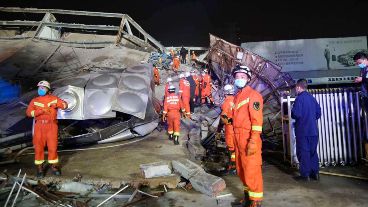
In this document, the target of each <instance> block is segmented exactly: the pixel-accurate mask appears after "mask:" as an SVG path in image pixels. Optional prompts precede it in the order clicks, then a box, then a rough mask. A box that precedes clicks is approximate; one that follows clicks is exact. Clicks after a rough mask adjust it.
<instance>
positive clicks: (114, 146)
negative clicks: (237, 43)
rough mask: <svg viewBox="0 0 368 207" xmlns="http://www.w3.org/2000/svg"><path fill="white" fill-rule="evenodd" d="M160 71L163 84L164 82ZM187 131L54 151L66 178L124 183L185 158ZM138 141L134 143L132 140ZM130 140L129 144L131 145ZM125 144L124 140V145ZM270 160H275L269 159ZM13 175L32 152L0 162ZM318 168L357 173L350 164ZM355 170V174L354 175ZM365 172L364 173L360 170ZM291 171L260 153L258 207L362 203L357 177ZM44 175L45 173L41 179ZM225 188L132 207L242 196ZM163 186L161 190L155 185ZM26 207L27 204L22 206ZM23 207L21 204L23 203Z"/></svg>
mask: <svg viewBox="0 0 368 207" xmlns="http://www.w3.org/2000/svg"><path fill="white" fill-rule="evenodd" d="M166 77H167V76H166V75H163V79H164V80H163V82H164V83H165V82H166ZM164 83H163V84H162V85H161V86H159V87H157V90H156V96H157V97H159V98H161V97H162V95H163V93H162V88H163V87H164ZM186 131H187V129H182V133H181V137H180V142H181V143H180V145H174V144H173V143H172V141H169V140H168V139H167V135H166V132H165V130H162V131H158V130H155V131H154V132H153V133H151V134H149V135H148V136H146V137H144V138H136V139H133V140H128V141H122V142H117V143H111V144H103V145H95V146H92V147H102V148H103V149H93V150H80V151H73V152H65V151H64V152H60V153H59V156H60V160H61V164H62V176H61V178H62V179H65V180H68V179H69V180H70V179H72V178H73V177H75V176H77V175H78V174H79V175H81V176H82V181H85V180H108V181H111V182H117V183H118V184H119V182H120V183H124V182H129V181H131V180H134V179H137V178H139V177H140V176H141V175H140V169H139V165H140V164H145V163H152V162H158V161H165V162H170V161H172V160H175V159H181V158H188V154H187V151H186V148H185V147H184V146H182V144H183V141H184V140H185V139H186ZM138 140H139V141H138ZM132 141H135V142H134V143H131V142H132ZM129 143H130V144H129ZM275 160H276V161H275ZM0 168H1V171H3V170H5V169H7V170H8V172H9V173H12V174H16V172H17V171H18V170H19V169H22V171H23V172H26V173H27V175H29V176H32V175H34V173H35V169H34V166H33V155H32V154H29V155H25V156H22V157H21V160H20V162H19V163H16V164H8V165H3V166H0ZM340 168H341V169H339V168H338V167H336V168H333V167H331V168H328V169H323V170H324V171H340V172H344V173H352V174H359V172H358V171H359V170H358V169H356V168H353V167H340ZM354 171H356V172H357V173H354ZM363 174H365V175H367V174H368V173H367V171H365V172H363ZM294 175H295V171H294V170H291V169H290V168H289V167H288V166H287V165H285V164H284V163H283V162H282V161H281V160H280V159H279V158H278V157H277V155H274V154H272V153H267V154H264V165H263V177H264V202H263V206H273V207H278V206H280V207H288V206H290V207H299V206H300V207H309V206H311V207H312V206H319V207H339V206H341V207H347V206H368V182H367V181H363V180H358V179H351V178H344V177H336V176H327V175H321V180H320V181H319V182H309V183H300V182H297V181H295V180H294V179H293V176H294ZM49 176H50V175H49V174H48V175H47V177H49ZM223 178H224V179H225V181H226V185H227V188H226V190H225V191H224V192H222V195H226V196H224V197H222V198H220V199H216V198H211V197H208V196H206V195H203V194H201V193H199V192H196V191H195V190H189V191H184V190H183V189H180V188H179V189H169V191H168V192H167V193H165V195H164V196H162V197H160V198H157V199H149V200H147V201H145V202H142V203H140V204H137V205H136V206H153V207H155V206H169V207H181V206H182V207H184V206H185V207H191V206H192V207H198V206H230V202H231V201H233V200H234V199H239V198H241V197H242V184H241V182H240V180H239V178H238V177H237V176H235V175H226V176H224V177H223ZM161 190H163V189H161ZM122 204H123V203H119V202H118V201H112V202H111V203H108V204H107V205H106V206H121V205H122ZM27 205H28V206H31V204H29V203H28V204H27ZM27 205H25V206H27Z"/></svg>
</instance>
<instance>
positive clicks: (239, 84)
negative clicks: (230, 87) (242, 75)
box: [234, 79, 247, 88]
mask: <svg viewBox="0 0 368 207" xmlns="http://www.w3.org/2000/svg"><path fill="white" fill-rule="evenodd" d="M234 84H235V86H236V87H237V88H244V86H245V85H246V84H247V81H246V80H245V79H235V82H234Z"/></svg>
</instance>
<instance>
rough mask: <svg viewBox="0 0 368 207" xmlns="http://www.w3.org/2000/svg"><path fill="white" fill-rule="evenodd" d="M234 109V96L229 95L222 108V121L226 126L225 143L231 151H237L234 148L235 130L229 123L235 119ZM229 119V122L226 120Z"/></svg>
mask: <svg viewBox="0 0 368 207" xmlns="http://www.w3.org/2000/svg"><path fill="white" fill-rule="evenodd" d="M233 108H234V96H232V95H227V96H226V98H225V101H224V103H223V104H222V106H221V109H222V112H221V119H222V120H223V122H224V124H225V141H226V145H227V147H228V148H229V151H231V152H233V151H235V147H234V129H233V125H232V123H229V119H232V117H233ZM225 119H227V120H225Z"/></svg>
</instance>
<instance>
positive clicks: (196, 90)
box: [193, 75, 200, 97]
mask: <svg viewBox="0 0 368 207" xmlns="http://www.w3.org/2000/svg"><path fill="white" fill-rule="evenodd" d="M193 80H194V82H195V84H196V88H195V92H194V95H195V96H196V97H197V96H199V84H200V79H199V77H198V76H197V75H193Z"/></svg>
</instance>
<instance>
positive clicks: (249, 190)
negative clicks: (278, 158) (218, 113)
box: [233, 66, 263, 207]
mask: <svg viewBox="0 0 368 207" xmlns="http://www.w3.org/2000/svg"><path fill="white" fill-rule="evenodd" d="M233 75H234V78H235V86H236V87H237V89H238V92H237V94H236V95H235V98H234V109H233V128H234V137H235V139H234V144H235V155H236V170H237V174H238V176H239V177H240V179H241V181H242V182H243V185H244V200H243V202H242V203H241V204H239V206H251V207H260V206H261V201H262V199H263V178H262V140H261V133H262V125H263V114H262V111H263V98H262V96H261V94H260V93H258V92H257V91H255V90H254V89H252V88H251V87H250V86H247V83H249V81H250V80H251V77H252V74H251V71H250V69H249V68H248V67H247V66H237V67H236V68H235V69H234V70H233ZM234 206H235V205H234Z"/></svg>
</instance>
